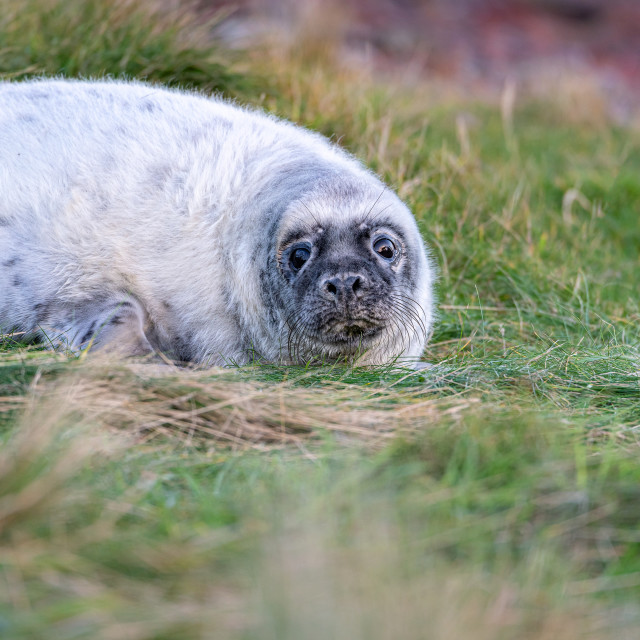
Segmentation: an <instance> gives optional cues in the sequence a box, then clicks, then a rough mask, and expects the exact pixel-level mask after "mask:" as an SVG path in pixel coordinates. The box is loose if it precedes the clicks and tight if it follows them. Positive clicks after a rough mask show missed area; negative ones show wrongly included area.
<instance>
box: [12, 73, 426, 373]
mask: <svg viewBox="0 0 640 640" xmlns="http://www.w3.org/2000/svg"><path fill="white" fill-rule="evenodd" d="M297 156H300V160H303V159H304V158H307V157H314V158H320V159H322V161H327V162H330V163H331V164H332V165H333V166H335V167H337V168H339V169H340V171H341V172H344V174H348V175H350V176H354V177H356V178H357V179H358V180H361V181H362V183H364V184H369V183H370V187H371V188H370V192H371V194H372V198H373V199H375V197H376V195H377V194H378V193H379V188H380V183H379V181H378V180H377V179H376V178H375V177H374V176H373V175H372V174H371V173H370V172H368V171H367V170H366V169H365V168H363V167H362V165H361V164H360V163H359V162H358V161H356V160H355V159H353V158H352V157H350V156H348V155H347V154H345V153H344V152H342V151H341V150H340V149H338V148H337V147H336V146H334V145H331V144H330V143H329V142H328V141H327V140H326V139H325V138H323V137H321V136H319V135H317V134H313V133H311V132H309V131H307V130H304V129H301V128H299V127H296V126H294V125H292V124H290V123H287V122H283V121H281V120H278V119H276V118H274V117H272V116H269V115H265V114H264V113H259V112H255V111H250V110H247V109H243V108H239V107H237V106H234V105H231V104H229V103H226V102H224V101H222V100H219V99H215V98H207V97H203V96H200V95H195V94H189V93H184V92H180V91H174V90H167V89H164V88H159V87H156V86H150V85H145V84H141V83H131V82H126V83H125V82H116V81H100V82H89V81H82V82H80V81H65V80H39V81H32V82H28V83H0V263H2V261H3V260H4V261H5V263H6V262H8V261H9V260H10V259H11V258H12V256H14V255H15V256H17V257H19V259H20V261H21V265H22V270H21V271H20V273H21V274H22V276H21V282H20V284H19V285H16V284H12V282H10V278H12V277H15V276H14V275H12V273H13V272H12V271H11V270H10V269H8V268H5V269H2V268H0V326H1V327H2V328H3V329H5V330H8V329H10V328H22V329H26V330H28V331H35V332H38V329H37V328H34V327H30V326H28V317H29V314H30V313H31V311H30V310H31V309H32V306H33V303H34V300H40V299H41V300H56V301H58V302H60V303H62V304H64V305H67V306H68V307H69V308H70V309H72V308H76V307H80V306H82V305H83V304H84V303H85V302H86V301H88V300H90V299H92V297H99V296H100V295H101V294H104V292H105V291H108V292H109V295H114V294H115V292H122V295H123V296H124V297H126V296H131V297H132V298H133V299H135V300H136V301H137V302H139V304H141V305H142V307H143V308H144V310H145V312H146V314H148V318H149V320H150V322H152V323H153V324H154V326H155V327H156V330H157V332H158V335H159V336H160V337H161V338H162V337H163V336H164V337H166V338H167V340H168V339H170V337H171V335H173V334H175V333H176V332H177V333H181V334H185V335H187V334H188V335H190V336H191V339H192V340H193V342H194V343H196V344H198V345H199V351H198V359H201V360H203V359H208V360H209V361H210V362H223V361H228V360H235V361H237V362H245V361H246V360H247V353H246V349H243V348H242V345H240V346H238V327H237V324H236V323H235V320H234V317H233V316H232V315H231V314H230V313H229V310H228V309H227V307H228V305H229V301H228V300H226V301H225V299H224V296H223V295H222V291H221V287H222V285H223V284H225V283H226V285H227V288H228V289H229V288H230V289H231V291H232V292H233V297H234V303H235V304H237V305H239V307H240V308H241V309H242V310H243V315H245V316H246V317H247V318H248V325H249V326H251V327H254V328H255V332H254V334H253V335H252V336H251V341H252V343H253V346H254V347H255V348H256V349H257V350H258V352H259V353H261V354H262V355H263V356H265V357H267V358H269V359H273V360H276V359H278V358H279V357H280V356H281V347H282V345H281V344H279V340H278V339H275V338H276V337H274V336H273V335H269V334H268V335H265V334H264V331H263V330H261V324H262V322H261V319H262V318H264V316H265V313H266V310H265V309H264V308H262V303H261V302H260V300H261V298H260V295H259V288H260V282H259V280H258V278H257V277H256V266H255V264H254V263H253V262H252V258H253V257H254V254H255V250H254V246H255V242H256V238H259V237H260V234H263V233H264V230H263V229H261V228H259V224H260V223H259V221H258V213H259V206H258V204H259V203H256V197H257V194H260V193H263V192H264V191H265V190H268V189H269V185H270V178H271V175H272V173H273V167H274V166H281V165H284V164H287V163H289V164H291V163H295V162H296V160H297ZM386 200H389V201H390V202H391V201H392V200H393V202H394V206H397V205H396V200H397V199H396V198H395V195H393V194H392V193H390V192H387V193H386V194H385V195H384V197H383V199H382V201H383V202H384V201H386ZM397 202H398V203H399V201H397ZM329 204H330V203H327V206H326V207H324V208H323V207H322V206H321V204H319V205H318V207H317V208H316V210H315V211H313V212H312V213H313V214H314V215H315V216H317V217H318V219H319V220H320V221H321V222H322V221H326V222H327V223H331V222H332V221H333V220H334V219H335V218H336V216H349V215H353V213H350V212H349V211H337V210H336V208H335V207H333V206H329ZM371 204H372V202H366V203H362V207H364V206H365V205H366V206H367V207H368V206H370V205H371ZM348 206H349V207H352V208H353V207H354V205H353V203H349V204H348ZM400 207H401V208H398V211H399V213H398V214H397V215H398V216H399V217H401V218H402V219H403V224H406V225H407V226H408V227H410V228H411V229H412V230H413V229H414V228H415V223H414V221H413V218H412V216H411V214H410V213H409V212H408V210H407V209H406V208H405V207H404V206H403V205H400ZM292 215H293V214H292ZM297 215H307V214H304V213H302V214H300V213H299V212H298V213H297ZM290 220H291V217H288V218H286V219H284V220H283V225H282V228H281V229H280V231H281V232H284V229H285V228H286V225H287V224H288V223H289V221H290ZM412 233H413V234H414V235H416V234H417V231H412ZM415 241H416V242H418V243H421V240H420V239H419V238H418V239H416V240H415ZM223 253H224V254H225V255H227V257H229V256H231V257H232V259H231V260H228V261H227V262H225V263H223V261H222V260H221V257H222V254H223ZM421 260H422V265H421V267H420V268H421V270H422V279H421V282H420V283H419V285H418V287H417V289H418V291H417V292H416V297H417V298H418V300H419V302H420V304H421V306H422V307H423V309H424V310H425V321H426V324H427V328H429V327H430V326H431V322H432V304H433V302H432V284H433V270H432V268H431V266H430V264H429V262H428V261H427V258H426V257H425V255H424V251H422V258H421ZM229 264H230V265H231V269H229V266H228V265H229ZM17 281H18V280H16V282H17ZM229 284H230V285H231V286H230V287H229V286H228V285H229ZM16 289H17V290H16ZM9 294H10V296H11V297H10V296H9ZM9 299H10V300H11V305H10V307H9V304H8V301H9ZM163 301H170V303H171V312H170V313H169V312H168V311H167V309H166V308H165V307H164V306H163ZM54 329H55V330H56V331H72V330H73V324H70V325H69V326H56V327H54ZM425 339H426V336H425V337H424V338H423V339H422V340H421V341H418V342H420V344H412V346H411V348H410V349H407V351H406V353H405V354H404V355H405V356H409V357H413V358H417V357H418V356H419V355H420V353H421V351H422V348H423V346H424V341H425ZM285 342H286V341H285ZM246 346H247V345H244V347H246Z"/></svg>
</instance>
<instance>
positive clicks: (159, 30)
mask: <svg viewBox="0 0 640 640" xmlns="http://www.w3.org/2000/svg"><path fill="white" fill-rule="evenodd" d="M0 4H1V6H2V8H3V10H4V11H3V13H2V16H3V17H0V72H1V73H3V74H5V75H6V76H9V77H22V76H23V75H24V74H25V73H30V72H34V71H37V72H40V71H47V72H48V73H56V72H58V71H60V72H64V73H65V74H69V75H74V74H98V75H99V74H100V73H103V72H108V73H112V74H119V73H128V74H133V75H142V76H146V77H148V78H149V79H151V80H158V81H170V82H178V83H180V82H182V83H184V84H189V85H192V86H201V87H202V88H204V89H211V88H213V87H218V88H223V89H226V90H229V91H231V92H232V93H233V94H234V95H242V96H244V99H246V100H249V101H251V102H253V103H255V104H260V105H262V106H264V107H266V108H268V109H271V110H273V111H275V112H277V113H279V114H280V115H283V116H286V117H289V118H292V119H294V120H297V121H299V122H301V123H305V124H307V125H308V126H311V127H313V128H316V129H318V130H320V131H322V132H324V133H325V134H327V135H331V136H333V137H334V138H335V139H339V140H340V142H341V144H343V145H344V146H345V147H347V148H348V149H350V150H351V151H353V152H354V153H356V154H357V155H358V156H359V157H361V158H362V159H364V160H365V161H366V162H367V163H368V164H369V165H370V166H372V167H374V168H375V169H376V170H377V171H378V172H380V173H381V174H382V175H383V176H384V177H385V179H386V180H387V181H388V182H390V183H391V184H393V185H394V186H395V188H396V189H397V190H398V191H399V192H400V194H401V195H402V196H403V197H404V198H405V199H406V200H407V202H408V203H409V204H410V206H411V207H412V209H413V211H414V212H415V214H416V217H417V219H418V221H419V224H420V226H421V229H422V230H423V232H424V235H425V238H426V239H427V241H428V242H429V243H430V245H431V246H432V247H433V255H434V258H435V260H436V261H437V262H438V264H439V267H440V281H439V299H440V320H439V322H438V325H437V327H436V331H435V334H434V336H433V339H432V342H431V345H430V346H429V348H428V351H427V353H426V354H425V357H426V358H427V359H428V360H430V361H431V362H433V363H435V364H436V366H435V367H434V368H433V369H430V370H427V371H426V372H420V373H412V372H399V371H394V370H392V369H378V370H345V369H344V368H339V367H336V368H330V369H308V370H305V369H300V368H286V369H284V368H278V367H269V366H256V367H244V368H240V369H229V370H224V371H222V370H215V371H185V370H174V369H172V368H170V367H163V368H160V367H156V366H153V365H149V364H138V363H133V364H131V363H130V364H122V363H104V362H96V361H93V362H92V361H91V359H87V360H86V361H77V360H73V359H69V358H68V357H66V356H65V355H64V354H52V353H49V352H46V351H43V350H42V349H40V348H37V347H29V346H25V345H22V344H20V343H19V338H20V337H19V336H15V337H14V338H12V339H6V340H5V341H4V342H3V343H0V427H1V435H0V437H1V438H2V449H1V450H0V637H6V638H11V639H12V640H22V639H27V638H34V639H35V638H43V637H46V638H47V639H48V640H49V639H52V640H56V639H64V640H68V639H71V638H74V639H75V638H113V639H118V640H120V639H122V638H126V639H136V640H138V639H156V640H160V639H167V640H169V639H172V640H178V639H179V640H184V639H191V638H194V639H195V638H216V639H217V638H242V639H244V640H249V639H254V638H255V639H258V638H260V639H261V640H262V639H271V638H273V639H274V640H276V639H277V640H285V639H292V640H293V639H296V640H297V639H299V638H305V639H314V638H338V639H342V638H344V639H345V640H346V639H349V640H353V639H359V638H361V639H362V640H365V639H366V640H369V639H376V638H380V639H382V638H390V637H393V638H429V639H431V638H434V639H438V638H442V639H445V638H447V639H449V638H473V639H474V640H477V639H480V640H482V639H483V638H487V639H491V640H494V639H496V638H498V639H499V638H505V639H506V638H518V639H519V638H526V639H532V640H542V639H547V638H549V639H551V638H563V639H564V638H568V639H571V638H583V637H589V638H613V637H615V638H625V637H626V638H636V637H637V636H638V632H639V631H640V607H639V606H638V604H637V603H638V596H639V595H640V534H639V533H638V524H639V522H638V521H639V518H640V464H638V433H639V429H640V384H639V379H638V371H639V369H640V352H639V347H640V335H639V332H640V309H639V306H638V291H637V282H638V281H639V280H640V277H639V276H640V264H639V263H638V253H639V249H640V227H639V226H638V224H637V207H638V200H639V198H640V145H639V144H638V143H639V139H638V133H637V131H633V130H630V129H623V128H617V127H615V126H613V125H612V124H611V123H610V122H608V120H607V119H606V117H605V116H603V115H602V110H601V109H600V108H599V107H600V106H601V102H600V101H601V100H602V97H601V96H598V95H597V94H589V95H588V96H587V97H588V99H589V100H591V101H593V108H592V109H589V108H586V106H585V103H584V100H581V102H580V108H579V109H578V108H576V105H575V103H574V102H572V100H573V97H572V96H571V95H568V94H565V93H563V87H562V86H559V87H553V88H552V89H550V91H549V94H550V95H549V98H548V99H545V100H544V101H541V100H540V99H537V100H534V99H533V98H531V97H528V96H526V95H518V96H517V99H516V101H515V106H513V107H512V105H511V101H510V99H509V92H506V93H505V95H504V96H503V100H502V102H500V101H499V100H496V101H495V102H492V101H491V100H483V101H481V100H479V99H475V98H474V97H473V96H471V97H469V96H467V95H464V94H463V92H462V91H460V90H458V89H456V87H442V86H437V85H436V84H435V83H433V82H420V83H414V84H413V85H412V86H411V87H410V88H407V87H403V86H401V85H398V86H395V85H394V86H389V85H388V84H387V85H386V86H384V85H381V84H380V83H379V82H376V81H375V80H374V79H372V78H368V77H363V75H362V74H355V73H354V72H352V71H348V70H345V69H343V68H341V67H339V66H336V63H335V61H332V59H331V56H330V55H327V53H326V52H325V51H318V50H317V47H316V48H314V46H312V45H313V44H314V43H311V44H309V43H308V42H307V48H306V49H304V50H303V51H302V53H300V50H297V53H296V55H291V53H290V52H289V53H288V52H287V51H285V50H282V49H277V48H273V49H269V50H268V51H266V52H264V51H263V52H261V53H260V55H259V56H255V58H254V57H253V56H251V55H250V54H246V55H245V56H244V57H243V58H242V59H241V60H240V62H241V63H242V64H243V65H244V70H245V73H244V75H242V74H239V73H237V71H236V70H234V69H237V67H228V66H226V64H227V63H226V62H224V60H225V58H224V56H223V55H222V54H220V52H219V51H218V50H217V49H216V48H215V47H212V45H211V44H210V43H209V41H208V40H206V39H196V40H193V41H191V40H190V39H189V37H188V36H189V33H190V31H189V28H188V27H187V28H186V31H185V29H182V28H181V27H180V24H187V25H189V24H195V23H193V21H191V22H189V20H188V19H187V18H182V19H181V20H183V22H180V23H179V24H178V26H176V24H177V23H176V21H175V20H171V21H169V22H167V23H163V22H161V21H160V22H159V23H158V24H157V25H156V26H155V27H154V28H153V29H148V30H147V31H145V27H144V25H146V24H147V22H145V21H142V22H140V21H139V19H138V18H136V16H138V15H139V12H141V11H147V10H148V9H143V8H142V7H143V6H144V5H142V4H140V3H131V2H122V3H119V4H118V5H117V7H118V11H110V10H108V9H107V7H110V6H114V5H113V3H111V5H107V4H104V5H101V4H100V3H96V4H95V7H96V8H95V9H92V11H95V12H97V13H91V14H90V15H89V14H87V15H84V14H75V13H69V14H68V16H72V15H73V16H75V15H83V18H82V20H80V19H79V18H78V20H79V21H78V22H77V23H74V24H76V28H75V29H73V30H71V31H69V30H63V26H64V24H65V21H66V20H67V19H66V18H65V19H62V18H60V19H59V21H58V22H56V21H50V22H47V25H48V26H47V29H48V31H45V32H43V31H41V30H40V27H38V25H40V26H42V24H44V23H43V22H42V20H43V18H42V15H41V13H38V11H37V9H39V8H41V7H42V6H44V5H46V6H47V7H48V8H49V10H50V11H52V12H53V14H54V15H58V16H64V15H67V14H66V13H64V12H68V11H72V10H73V7H74V6H75V5H82V4H83V3H79V2H75V1H74V2H67V3H64V4H63V3H60V2H53V0H51V1H48V2H44V1H43V2H36V1H35V0H30V1H29V2H28V3H26V4H27V5H28V6H27V10H24V11H23V12H19V11H17V8H18V7H24V6H25V3H18V2H17V1H12V0H4V1H3V2H2V3H0ZM12 11H13V13H11V12H12ZM87 11H88V9H87ZM100 12H102V13H100ZM10 15H11V16H13V17H12V19H8V18H7V17H6V16H10ZM96 16H102V17H101V18H100V20H98V19H97V17H96ZM132 16H133V17H132ZM69 19H70V18H69ZM104 20H111V21H112V22H110V23H109V25H110V29H106V28H104V24H103V22H104ZM136 20H138V21H137V22H136ZM101 21H102V22H101ZM98 24H101V25H102V27H100V30H101V33H102V34H103V35H104V36H105V37H106V35H107V34H108V33H110V32H112V31H114V30H118V29H119V31H118V32H119V33H122V34H123V35H122V36H121V38H120V39H119V40H118V42H119V44H118V46H119V47H121V48H120V49H118V52H117V55H116V54H114V53H113V45H110V44H109V42H108V41H107V40H98V39H97V36H96V33H95V29H97V28H98V27H97V26H96V25H98ZM56 25H58V26H56ZM56 30H57V31H56ZM63 32H64V33H65V34H69V33H70V34H72V35H65V36H64V37H63V36H62V35H61V34H62V33H63ZM36 34H38V35H37V37H36ZM141 34H146V35H144V38H142V36H141ZM199 37H201V36H199ZM74 38H75V40H74ZM140 38H141V39H140ZM28 42H31V43H32V44H31V45H29V46H27V44H25V43H28ZM96 42H97V43H99V44H96ZM141 42H142V43H143V44H140V43H141ZM145 43H146V44H145ZM315 44H316V45H317V43H315ZM30 47H31V48H30ZM144 47H151V49H150V50H151V51H153V52H154V53H153V55H151V54H143V51H148V49H145V48H144ZM30 51H31V52H33V51H41V52H42V51H46V52H47V55H46V56H45V57H44V58H43V57H38V56H36V55H35V54H33V55H32V57H29V56H28V55H27V54H28V52H30ZM85 51H88V52H89V53H87V54H86V56H85V54H84V52H85ZM108 51H111V53H108ZM125 51H126V52H128V53H127V55H126V57H127V59H128V60H136V59H138V58H140V59H141V58H142V57H144V55H147V58H148V64H149V65H150V66H146V67H145V66H139V67H137V66H126V65H123V62H122V60H123V56H124V53H123V52H125ZM38 55H41V54H38ZM214 58H215V61H216V62H215V64H216V65H218V64H220V65H222V66H220V67H219V69H220V74H219V76H215V77H214V75H213V71H212V70H213V69H214V68H218V67H208V66H207V65H208V64H209V63H210V62H212V61H213V60H214ZM89 61H90V63H91V65H90V66H87V65H89ZM220 61H222V62H220ZM52 65H53V66H52ZM190 69H200V70H201V71H198V72H197V73H195V72H194V73H193V74H191V75H190V72H189V71H188V70H190ZM247 69H248V70H249V72H248V75H247V72H246V70H247ZM216 78H218V79H217V80H216ZM228 78H233V79H234V80H233V82H234V83H235V84H233V85H229V86H228V87H227V86H226V85H224V82H226V80H224V79H228ZM247 78H250V79H249V80H247ZM256 78H258V79H256ZM574 86H575V83H574ZM257 87H260V89H258V88H257ZM265 87H266V90H264V92H263V89H264V88H265ZM583 98H584V96H583ZM587 106H588V104H587Z"/></svg>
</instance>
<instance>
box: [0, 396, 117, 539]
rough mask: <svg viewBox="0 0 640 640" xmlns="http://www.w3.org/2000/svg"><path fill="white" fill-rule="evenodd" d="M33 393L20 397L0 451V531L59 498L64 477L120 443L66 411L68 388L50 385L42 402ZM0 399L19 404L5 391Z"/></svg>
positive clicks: (68, 401)
mask: <svg viewBox="0 0 640 640" xmlns="http://www.w3.org/2000/svg"><path fill="white" fill-rule="evenodd" d="M34 399H35V398H34V397H32V398H30V399H27V400H28V401H27V400H25V401H24V402H23V403H22V404H26V405H27V408H26V411H25V413H24V415H23V416H22V420H21V424H20V425H19V427H18V428H17V429H16V430H15V432H14V435H13V437H12V438H11V439H10V440H9V442H8V443H6V444H5V445H4V446H3V449H2V452H1V454H0V533H2V532H3V531H6V530H7V529H8V528H9V527H10V526H11V525H12V524H14V523H15V522H16V521H18V520H21V519H25V518H29V517H30V516H31V515H33V513H34V512H36V511H39V510H40V509H42V508H44V507H45V506H49V505H50V504H51V503H52V502H55V501H56V500H58V499H59V498H61V497H62V496H63V495H64V494H63V492H62V491H61V489H62V487H63V486H64V485H65V483H66V482H67V480H69V479H70V478H71V477H72V476H73V475H74V474H75V473H76V472H77V471H78V470H79V469H80V468H81V467H82V466H83V465H85V464H86V463H87V462H88V461H89V460H90V459H91V458H92V457H94V456H95V455H96V454H100V455H103V456H104V455H105V454H107V453H108V452H109V451H112V450H114V449H115V448H117V447H121V446H122V444H123V441H122V439H119V440H118V441H114V439H113V438H108V437H106V434H105V433H99V432H95V431H93V432H92V433H88V432H87V429H86V428H83V427H86V426H88V425H87V424H86V422H85V421H84V420H82V418H81V417H80V416H78V415H74V414H73V413H72V412H70V411H69V407H70V406H73V404H74V402H75V399H74V398H73V389H71V388H69V387H63V388H59V389H55V390H54V391H53V392H52V393H51V395H50V397H49V398H48V401H47V402H45V403H40V402H39V401H36V402H34ZM5 401H6V403H7V404H8V405H9V406H10V407H15V406H17V405H18V404H20V403H17V402H16V399H15V398H12V397H10V398H0V406H2V405H3V404H5ZM70 427H72V429H70Z"/></svg>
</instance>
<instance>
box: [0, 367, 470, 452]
mask: <svg viewBox="0 0 640 640" xmlns="http://www.w3.org/2000/svg"><path fill="white" fill-rule="evenodd" d="M107 367H108V368H105V366H104V365H102V364H98V365H96V364H95V363H86V364H83V365H81V366H79V367H78V368H77V369H76V370H75V372H74V373H73V374H71V375H68V376H65V377H63V378H61V379H59V380H56V381H54V380H51V381H47V382H41V383H40V385H39V386H38V387H37V389H36V390H35V391H33V392H32V393H34V394H35V395H36V396H40V395H42V396H44V397H46V396H49V395H50V394H60V393H64V394H65V396H66V400H65V410H66V412H67V414H68V415H77V416H83V417H84V419H86V420H90V421H91V422H93V423H99V424H102V425H105V426H107V427H110V428H117V429H124V430H126V431H128V432H129V433H133V434H136V435H138V436H143V437H144V438H145V439H148V438H149V437H153V436H155V435H158V434H162V435H169V436H174V437H175V436H178V437H181V438H187V439H192V438H194V437H209V438H213V439H215V440H218V441H221V442H225V443H227V444H231V445H234V446H237V447H246V446H254V447H257V448H264V447H265V446H273V445H282V444H302V443H303V442H304V441H306V440H309V439H310V438H311V439H313V438H317V437H318V436H320V435H321V433H323V432H324V433H326V432H333V433H335V434H337V435H338V436H339V437H340V438H341V439H342V440H344V441H349V440H356V441H358V442H360V443H363V442H364V443H366V444H368V445H372V446H376V445H378V444H381V443H382V442H384V441H385V440H388V439H389V438H391V437H393V436H394V435H395V434H397V433H406V432H409V431H412V430H415V429H416V428H420V427H423V426H424V425H427V424H434V423H435V422H436V421H437V418H438V417H439V416H442V415H448V416H451V415H454V416H455V415H456V414H457V413H460V412H462V411H464V410H465V409H466V408H467V407H469V406H470V405H471V404H473V403H474V402H475V400H474V399H473V398H469V397H466V396H465V397H460V396H457V397H448V398H443V397H440V396H436V395H435V394H430V393H429V391H428V390H426V389H424V388H421V387H416V388H415V389H414V390H413V391H411V390H410V391H400V392H399V391H398V390H397V389H395V388H384V387H382V386H379V387H375V388H374V387H372V386H366V387H363V386H361V385H352V384H347V383H339V382H325V383H323V384H322V385H321V386H316V387H311V388H309V387H304V386H302V385H299V384H295V383H291V382H278V383H274V382H269V383H262V384H261V383H259V382H256V381H247V380H243V379H238V376H236V375H235V374H233V373H230V372H229V371H228V370H218V371H206V372H203V371H188V370H176V369H173V368H169V367H166V368H163V367H155V366H148V367H147V366H145V365H142V366H141V365H115V364H114V363H109V365H108V366H107ZM42 400H43V402H45V403H46V400H45V398H43V399H42ZM23 403H24V401H23V400H20V399H16V398H14V397H12V396H11V397H5V398H0V412H2V411H3V410H5V411H6V410H10V409H15V408H17V407H19V406H20V405H21V404H23ZM399 403H401V405H402V406H401V408H400V405H399Z"/></svg>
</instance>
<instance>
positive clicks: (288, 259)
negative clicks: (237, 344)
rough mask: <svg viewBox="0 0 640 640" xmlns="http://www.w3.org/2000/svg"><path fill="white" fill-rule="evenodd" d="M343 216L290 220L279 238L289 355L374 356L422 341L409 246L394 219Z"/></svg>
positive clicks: (306, 357)
mask: <svg viewBox="0 0 640 640" xmlns="http://www.w3.org/2000/svg"><path fill="white" fill-rule="evenodd" d="M350 218H351V219H349V217H347V219H344V218H343V219H342V220H340V219H337V220H335V219H334V220H329V221H327V220H324V221H323V220H322V219H320V218H319V217H318V216H315V218H314V220H313V221H312V224H310V225H309V224H304V223H303V224H298V225H294V226H293V227H292V228H291V229H290V230H289V231H288V232H287V233H286V235H285V236H284V237H283V238H282V239H281V242H280V244H279V248H278V265H279V270H280V273H281V275H282V277H283V278H284V279H285V280H286V282H287V285H288V286H287V287H286V289H287V291H288V295H287V296H286V319H285V321H286V325H287V329H288V344H287V351H288V352H289V357H291V359H292V360H294V361H307V360H309V359H320V360H324V359H330V360H335V359H339V358H342V357H346V358H348V359H350V360H354V359H357V358H358V357H360V356H361V355H363V354H366V353H368V354H369V357H368V358H366V360H369V361H372V362H375V361H376V358H375V356H374V357H371V354H375V352H376V351H380V350H381V351H383V352H384V353H385V358H386V360H388V359H389V354H390V353H393V352H395V355H399V354H400V353H401V352H403V351H404V350H406V348H407V347H408V342H409V341H411V340H412V339H414V338H419V339H421V340H424V330H425V325H424V322H423V319H422V318H423V315H424V312H423V310H422V308H421V307H420V304H419V303H418V301H417V300H416V299H415V296H414V295H412V290H413V288H414V285H415V283H414V282H413V279H412V274H413V273H414V272H415V271H416V268H415V267H416V265H415V264H412V260H413V258H414V257H415V256H414V255H413V254H414V253H415V252H414V251H413V250H412V248H411V246H410V242H408V240H409V239H408V238H407V237H405V236H406V234H405V232H404V230H403V229H402V228H401V227H400V226H398V225H396V224H394V222H393V221H394V218H388V219H385V220H383V221H381V220H380V219H377V218H374V219H372V220H369V217H368V216H366V215H362V216H358V217H357V218H354V217H353V216H351V217H350ZM301 222H302V221H301ZM306 222H308V219H307V221H306ZM419 334H422V336H421V337H420V335H419Z"/></svg>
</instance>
